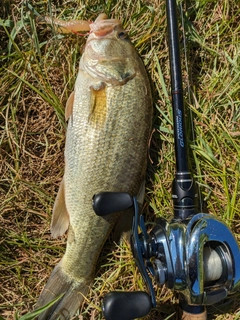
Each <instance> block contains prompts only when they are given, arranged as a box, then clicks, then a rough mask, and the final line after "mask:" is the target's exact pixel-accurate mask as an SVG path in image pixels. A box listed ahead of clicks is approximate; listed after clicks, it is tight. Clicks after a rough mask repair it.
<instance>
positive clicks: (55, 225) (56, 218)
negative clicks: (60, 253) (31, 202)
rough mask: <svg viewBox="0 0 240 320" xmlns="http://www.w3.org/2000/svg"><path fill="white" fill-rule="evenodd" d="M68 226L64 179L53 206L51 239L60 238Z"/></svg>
mask: <svg viewBox="0 0 240 320" xmlns="http://www.w3.org/2000/svg"><path fill="white" fill-rule="evenodd" d="M68 226H69V214H68V212H67V208H66V203H65V192H64V177H63V179H62V182H61V183H60V187H59V190H58V194H57V197H56V199H55V202H54V206H53V215H52V222H51V235H52V237H53V238H57V237H59V236H62V235H63V234H64V233H65V232H66V231H67V229H68Z"/></svg>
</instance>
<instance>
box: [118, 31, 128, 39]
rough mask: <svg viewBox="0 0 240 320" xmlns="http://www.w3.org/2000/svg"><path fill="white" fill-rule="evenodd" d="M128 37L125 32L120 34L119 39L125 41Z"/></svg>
mask: <svg viewBox="0 0 240 320" xmlns="http://www.w3.org/2000/svg"><path fill="white" fill-rule="evenodd" d="M127 36H128V35H127V32H125V31H120V32H119V33H118V38H119V39H125V38H126V37H127Z"/></svg>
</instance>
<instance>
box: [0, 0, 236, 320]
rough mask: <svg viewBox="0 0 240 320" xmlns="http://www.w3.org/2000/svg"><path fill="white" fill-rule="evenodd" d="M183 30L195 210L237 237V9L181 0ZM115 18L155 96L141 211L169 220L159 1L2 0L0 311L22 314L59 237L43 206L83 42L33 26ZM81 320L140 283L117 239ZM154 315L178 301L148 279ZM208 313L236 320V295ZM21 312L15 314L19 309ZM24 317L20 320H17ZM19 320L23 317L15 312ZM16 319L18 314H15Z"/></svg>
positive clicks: (167, 111)
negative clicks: (49, 18) (110, 296)
mask: <svg viewBox="0 0 240 320" xmlns="http://www.w3.org/2000/svg"><path fill="white" fill-rule="evenodd" d="M182 6H183V12H184V18H183V20H184V30H185V35H186V39H185V43H186V52H184V46H183V43H184V41H183V40H184V38H183V35H182V33H181V34H180V38H181V48H182V66H183V86H184V90H185V93H186V95H185V100H186V113H187V119H186V120H187V128H188V137H189V146H190V161H191V165H192V168H193V173H194V176H195V178H196V180H197V183H198V185H199V188H200V190H201V194H202V198H201V200H202V202H201V203H202V210H203V211H204V210H207V211H209V212H210V213H211V214H214V215H216V216H218V217H220V218H221V219H222V220H223V221H224V222H226V223H227V224H228V225H229V226H230V227H231V229H232V230H233V232H234V234H235V236H236V238H237V239H238V240H239V241H240V238H239V222H238V221H239V216H240V197H239V193H240V160H239V159H240V124H239V123H240V95H239V92H240V25H239V19H240V9H239V4H238V1H234V0H229V1H225V0H219V1H206V0H199V1H187V2H184V3H183V4H182ZM100 12H106V13H107V14H108V15H109V16H112V17H117V18H119V19H121V21H122V22H123V25H124V27H125V28H126V29H127V30H128V31H129V34H130V36H131V39H132V41H133V43H134V45H135V47H136V49H137V51H138V52H139V54H140V55H141V57H142V59H143V61H144V63H145V65H146V68H147V70H148V73H149V77H150V78H151V81H152V86H153V94H154V110H155V112H154V123H153V134H152V142H151V149H150V153H149V167H148V181H147V193H146V202H145V205H144V211H145V215H146V219H147V220H150V221H153V220H154V218H155V217H156V216H164V217H166V218H169V217H171V215H172V202H171V182H172V179H173V176H174V162H175V159H174V146H173V131H172V113H171V103H170V94H169V92H170V73H169V64H168V48H167V33H166V16H165V2H164V1H157V0H152V1H148V2H147V3H146V2H144V1H142V2H141V1H140V0H133V1H125V0H122V1H111V0H109V1H107V2H106V1H102V0H99V1H84V2H83V1H80V0H79V1H77V0H76V1H73V0H70V1H57V0H56V1H53V0H52V1H50V0H48V1H32V2H31V4H30V3H28V2H27V1H17V0H15V1H10V0H3V1H2V2H1V4H0V168H1V177H0V277H1V281H0V315H1V316H2V317H3V319H13V318H14V316H15V317H19V318H20V315H22V316H23V315H26V314H29V312H30V311H32V310H33V307H34V304H35V303H36V299H37V297H38V296H39V293H40V291H41V290H42V288H43V285H44V283H45V282H46V280H47V278H48V277H49V274H50V272H51V270H52V269H53V267H54V266H55V265H56V263H57V262H58V261H59V259H60V258H61V257H62V255H63V253H64V250H65V242H66V237H63V238H62V239H58V240H52V239H51V238H50V232H49V225H50V220H51V210H52V206H53V202H54V198H55V196H56V191H57V189H58V185H59V182H60V180H61V177H62V174H63V170H64V157H63V151H64V139H65V128H66V126H65V121H64V106H65V103H66V101H67V98H68V96H69V94H70V93H71V91H72V89H73V86H74V82H75V78H76V74H77V70H78V62H79V59H80V56H81V50H82V49H83V46H84V43H85V38H84V37H80V36H77V35H68V36H63V35H58V34H56V33H55V32H54V30H51V28H47V27H46V26H43V25H40V24H38V23H37V22H36V18H37V16H38V15H44V14H46V13H48V14H49V15H53V16H55V17H58V18H62V19H66V20H67V19H87V20H94V19H95V18H96V17H97V15H98V13H100ZM97 270H98V271H97V274H96V278H95V281H94V284H93V286H92V289H91V292H90V294H89V296H88V297H87V300H86V302H85V303H84V305H83V307H82V313H81V316H82V318H81V319H102V314H101V299H102V297H103V296H104V295H105V294H106V293H107V292H109V291H111V290H117V289H122V290H132V291H133V290H145V286H144V283H143V280H142V278H141V276H140V275H139V272H138V271H137V270H136V268H135V265H134V262H133V259H132V255H131V251H130V248H129V246H128V245H127V244H126V243H124V242H123V243H122V244H121V245H119V246H115V245H113V244H112V241H111V238H110V239H109V240H108V242H107V244H106V246H105V248H104V251H103V254H102V255H101V258H100V261H99V263H98V268H97ZM156 293H157V300H158V303H159V306H158V308H157V310H155V311H154V314H153V315H152V316H151V319H175V318H176V314H175V313H176V310H177V303H178V301H177V298H176V297H175V296H174V295H173V294H172V292H171V291H170V290H167V289H166V288H165V287H160V288H159V287H158V288H157V286H156ZM208 311H209V317H208V318H209V319H216V320H221V319H234V320H236V319H239V314H240V304H239V295H235V296H230V297H229V298H228V299H226V301H224V302H222V303H221V304H219V305H217V306H212V307H210V308H209V309H208ZM17 315H19V316H17ZM20 319H21V318H20ZM23 319H24V318H23ZM23 319H22V320H23Z"/></svg>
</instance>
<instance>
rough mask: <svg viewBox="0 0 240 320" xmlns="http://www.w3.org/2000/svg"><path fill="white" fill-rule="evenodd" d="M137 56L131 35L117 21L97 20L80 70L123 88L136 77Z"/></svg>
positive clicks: (87, 43)
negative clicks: (123, 85)
mask: <svg viewBox="0 0 240 320" xmlns="http://www.w3.org/2000/svg"><path fill="white" fill-rule="evenodd" d="M137 59H138V58H137V54H136V51H135V48H134V46H133V45H132V43H131V41H130V39H129V36H128V33H127V31H126V30H125V29H124V28H123V27H122V25H121V22H120V21H119V20H117V19H105V18H103V19H97V20H96V21H95V22H93V23H92V24H90V34H89V37H88V39H87V42H86V46H85V50H84V53H83V56H82V59H81V62H80V68H81V69H83V70H84V71H86V72H87V73H88V74H89V75H90V76H91V77H93V78H97V79H99V80H101V81H104V82H106V83H107V84H112V85H118V84H119V85H122V84H125V83H126V82H127V81H128V80H130V79H132V78H133V77H134V76H135V75H136V69H137V68H136V67H135V66H136V61H135V60H137Z"/></svg>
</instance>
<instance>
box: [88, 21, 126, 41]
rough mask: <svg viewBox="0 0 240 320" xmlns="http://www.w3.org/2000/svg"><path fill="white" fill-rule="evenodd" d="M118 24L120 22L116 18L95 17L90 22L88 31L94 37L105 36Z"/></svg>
mask: <svg viewBox="0 0 240 320" xmlns="http://www.w3.org/2000/svg"><path fill="white" fill-rule="evenodd" d="M119 25H121V22H120V20H118V19H102V20H99V19H97V20H96V21H95V22H93V23H91V24H90V33H93V34H94V35H95V36H96V37H100V38H102V37H106V35H108V34H110V33H112V32H113V31H114V29H115V27H116V26H119Z"/></svg>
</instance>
